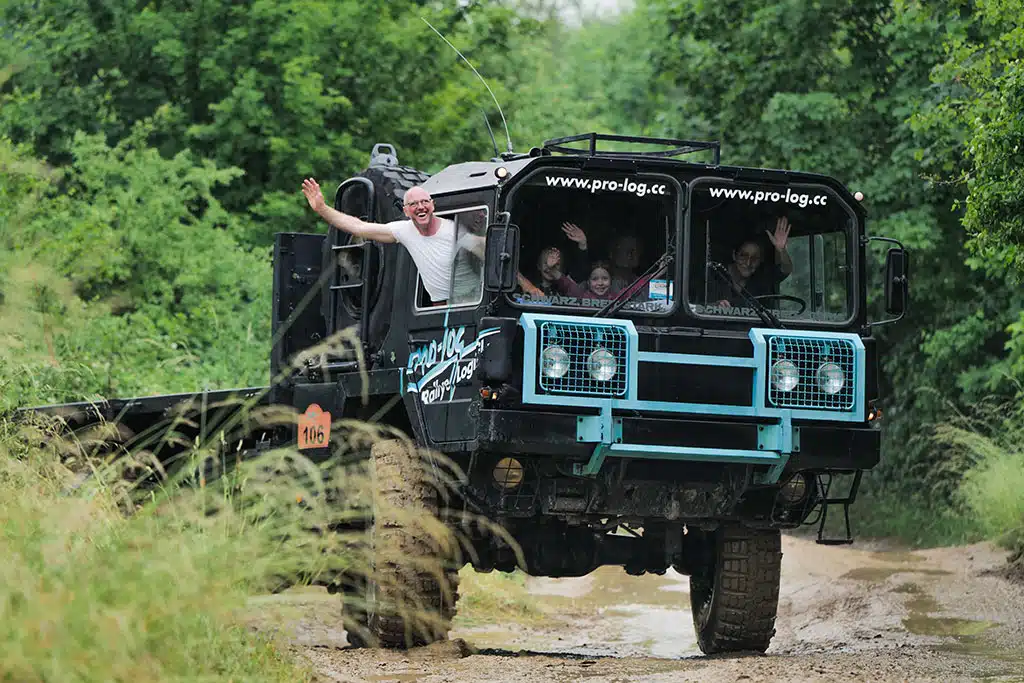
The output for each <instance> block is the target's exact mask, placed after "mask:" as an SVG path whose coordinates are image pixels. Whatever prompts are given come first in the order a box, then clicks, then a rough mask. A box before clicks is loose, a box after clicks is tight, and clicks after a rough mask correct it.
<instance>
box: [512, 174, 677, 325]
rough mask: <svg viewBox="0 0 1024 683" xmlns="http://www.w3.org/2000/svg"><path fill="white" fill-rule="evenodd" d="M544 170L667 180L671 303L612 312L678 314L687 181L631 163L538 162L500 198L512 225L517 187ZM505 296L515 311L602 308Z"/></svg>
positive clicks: (576, 312)
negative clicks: (670, 193) (672, 249)
mask: <svg viewBox="0 0 1024 683" xmlns="http://www.w3.org/2000/svg"><path fill="white" fill-rule="evenodd" d="M620 163H621V162H620ZM544 173H565V174H571V175H575V176H580V177H584V178H586V177H591V178H610V177H618V178H622V177H627V178H632V179H637V180H654V181H656V182H664V183H666V184H668V185H670V186H671V188H672V189H673V190H674V192H675V194H674V195H673V196H674V197H675V200H674V202H675V208H674V210H673V211H672V219H673V223H674V230H673V237H674V239H675V256H674V257H673V259H672V264H671V265H670V266H669V272H670V273H671V277H672V288H673V294H674V296H673V299H672V302H671V304H670V305H669V306H667V307H665V308H663V309H660V310H652V311H638V310H630V309H628V308H620V309H619V310H618V311H617V312H616V313H615V315H616V317H622V316H623V315H628V316H632V317H644V318H649V317H657V318H668V317H671V316H673V315H675V314H676V313H678V312H679V310H680V306H681V305H682V302H683V299H682V294H683V292H684V289H683V287H684V286H685V281H683V280H682V279H681V278H682V277H683V272H684V271H683V258H684V257H683V254H682V248H683V247H684V246H685V245H684V244H683V240H684V235H685V234H686V232H687V231H686V228H685V218H684V215H683V214H684V213H685V207H686V206H687V205H688V202H689V195H688V193H687V192H688V189H687V187H686V183H683V182H680V180H679V179H678V178H676V177H674V176H672V175H669V174H667V173H663V172H659V171H653V170H641V169H638V168H636V167H635V166H634V165H632V164H630V165H629V166H626V165H623V166H615V165H612V164H608V165H602V166H601V167H600V168H586V167H583V168H580V167H579V166H575V165H561V164H559V165H555V164H551V165H547V164H543V165H538V166H537V167H535V168H534V169H533V170H531V171H529V172H528V173H526V174H524V175H523V177H522V178H521V179H520V178H517V179H516V184H515V185H514V186H513V187H512V188H511V189H510V190H509V191H508V194H507V195H505V196H504V197H501V198H500V199H499V203H500V205H501V207H502V209H503V210H504V211H507V212H508V213H509V216H510V218H509V222H510V223H511V224H515V225H519V223H517V222H516V218H515V215H514V213H513V212H512V211H511V209H510V207H514V206H515V201H516V196H517V195H518V193H519V190H520V189H521V188H523V187H532V186H530V185H528V183H529V181H530V180H532V179H533V178H534V176H538V175H541V174H544ZM624 194H625V193H624ZM627 196H629V195H627ZM633 196H634V197H635V195H633ZM519 229H520V231H522V230H523V226H522V225H519ZM660 255H661V254H659V256H660ZM519 256H520V257H521V256H522V249H521V248H520V254H519ZM651 265H654V262H653V261H652V262H651V263H650V264H648V266H647V267H650V266H651ZM504 298H505V302H506V303H507V304H508V305H510V306H512V307H513V308H515V309H517V310H525V311H538V310H541V311H551V312H554V313H560V314H565V315H580V316H585V317H594V316H595V315H596V314H597V312H598V311H600V310H601V308H600V307H596V308H584V307H581V306H566V305H561V304H542V303H536V304H531V303H523V302H519V301H516V300H515V299H513V298H512V294H511V292H505V293H504Z"/></svg>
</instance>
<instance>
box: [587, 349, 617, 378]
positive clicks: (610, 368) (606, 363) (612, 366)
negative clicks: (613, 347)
mask: <svg viewBox="0 0 1024 683" xmlns="http://www.w3.org/2000/svg"><path fill="white" fill-rule="evenodd" d="M587 370H588V371H589V372H590V376H591V377H593V378H594V379H596V380H597V381H598V382H607V381H608V380H610V379H611V378H612V377H614V376H615V373H616V372H618V363H617V362H616V361H615V354H613V353H612V352H611V351H609V350H608V349H604V348H600V349H594V352H593V353H592V354H590V359H589V360H588V361H587Z"/></svg>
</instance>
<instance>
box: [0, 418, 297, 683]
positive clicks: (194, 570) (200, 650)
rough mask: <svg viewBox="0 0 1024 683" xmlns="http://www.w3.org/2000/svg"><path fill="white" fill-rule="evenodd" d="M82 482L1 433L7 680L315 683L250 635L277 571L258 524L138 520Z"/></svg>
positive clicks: (157, 507) (190, 505)
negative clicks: (253, 612) (270, 568)
mask: <svg viewBox="0 0 1024 683" xmlns="http://www.w3.org/2000/svg"><path fill="white" fill-rule="evenodd" d="M36 443H38V442H36ZM74 481H75V478H74V475H73V474H72V473H71V472H70V471H69V470H68V469H66V468H65V467H63V466H62V465H61V464H60V462H59V460H58V459H57V457H56V456H55V455H54V453H53V452H48V451H44V450H42V449H39V448H31V447H28V446H26V443H25V442H24V441H23V440H20V439H18V438H17V436H16V435H15V434H14V430H13V426H12V425H11V423H9V422H4V423H0V529H2V530H3V531H2V532H0V552H2V553H3V557H4V561H3V563H2V564H0V613H2V614H3V619H2V620H0V678H2V679H3V680H18V681H67V682H68V683H73V682H77V681H96V682H97V683H98V682H101V681H102V682H108V681H168V680H205V681H229V680H240V679H244V680H252V681H282V682H283V681H303V680H310V675H309V673H308V672H305V671H303V670H300V669H299V668H297V667H296V666H295V664H294V663H293V662H292V661H291V660H290V659H289V658H288V657H286V656H285V655H283V654H282V653H281V651H279V650H278V649H277V648H276V647H275V645H274V644H273V643H272V642H270V641H269V640H267V639H264V638H261V637H258V636H256V635H253V634H251V633H249V632H247V631H245V630H244V629H243V628H241V627H240V626H238V625H236V621H235V615H236V613H237V611H238V610H240V609H241V608H243V607H244V604H245V598H246V594H247V589H248V588H250V587H251V586H252V585H253V582H254V580H256V579H258V578H259V574H260V573H261V572H263V571H265V569H266V566H265V563H264V562H261V561H260V559H259V558H261V557H266V556H267V555H268V550H269V547H268V545H267V538H266V536H265V535H263V534H261V533H259V529H258V528H255V527H254V526H253V525H251V524H247V523H246V522H245V521H244V520H243V519H241V518H239V517H237V516H235V515H231V514H220V515H216V516H213V517H209V518H207V517H204V516H203V515H201V514H199V513H200V512H201V509H200V508H199V507H198V506H197V505H196V503H197V502H198V499H196V498H190V497H189V496H182V497H177V498H175V499H174V500H173V502H172V501H171V500H170V499H168V500H165V501H164V502H163V503H161V504H156V503H153V504H151V505H148V506H145V507H143V508H141V509H139V510H138V511H137V513H136V514H133V515H131V516H130V517H125V516H123V515H122V514H121V513H120V512H119V511H118V505H117V503H118V500H117V495H116V490H115V488H114V487H112V486H108V485H105V484H104V485H101V484H100V482H99V481H98V480H97V481H94V482H93V484H92V485H89V486H84V487H80V488H78V489H77V490H74V491H72V489H71V485H72V483H73V482H74Z"/></svg>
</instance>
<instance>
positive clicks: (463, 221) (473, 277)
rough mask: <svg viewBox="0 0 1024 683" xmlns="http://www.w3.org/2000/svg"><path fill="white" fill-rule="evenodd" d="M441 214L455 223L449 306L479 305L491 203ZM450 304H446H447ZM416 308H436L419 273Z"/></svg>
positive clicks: (481, 293) (450, 265)
mask: <svg viewBox="0 0 1024 683" xmlns="http://www.w3.org/2000/svg"><path fill="white" fill-rule="evenodd" d="M437 215H438V216H439V217H441V218H445V219H447V220H450V221H452V222H453V223H454V224H455V234H454V240H453V242H452V251H451V253H452V256H451V260H450V262H449V287H448V306H447V307H463V306H476V305H477V304H478V303H480V301H481V300H482V299H483V293H484V282H483V272H484V253H485V251H484V245H485V239H486V238H485V236H486V234H487V207H473V208H471V209H459V210H457V211H445V212H438V214H437ZM447 307H446V308H447ZM416 308H417V309H434V308H436V306H432V305H431V303H430V297H429V296H428V295H427V291H426V289H425V288H424V287H423V280H422V278H421V277H419V276H417V277H416Z"/></svg>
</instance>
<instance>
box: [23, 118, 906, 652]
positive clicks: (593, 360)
mask: <svg viewBox="0 0 1024 683" xmlns="http://www.w3.org/2000/svg"><path fill="white" fill-rule="evenodd" d="M611 146H615V147H617V150H616V151H612V150H611V149H606V148H608V147H611ZM652 147H653V149H652ZM414 185H422V186H423V187H424V188H425V189H427V190H428V191H429V192H430V193H431V195H432V196H433V199H434V203H435V211H436V213H437V214H438V215H440V216H443V217H446V218H449V219H451V220H452V221H454V223H455V226H456V242H455V243H453V245H452V253H453V258H452V263H451V268H452V270H451V274H452V278H451V280H452V281H451V288H450V291H449V295H448V297H447V299H446V300H445V301H443V302H441V303H437V302H434V301H432V300H431V298H430V297H429V296H428V295H427V293H426V292H425V290H424V287H423V285H422V282H421V281H420V279H419V277H418V274H417V271H416V268H415V266H414V264H413V261H412V259H411V257H410V255H409V254H408V252H406V251H405V250H404V248H403V247H402V246H400V245H396V244H388V245H384V244H379V243H370V242H362V241H360V240H357V239H353V238H351V237H350V235H348V234H347V233H344V232H342V231H339V230H336V229H330V230H329V231H328V232H327V233H326V234H322V233H316V234H305V233H292V234H279V235H277V237H276V244H275V257H274V269H275V273H274V309H273V312H272V314H273V333H274V340H275V341H274V344H273V348H272V352H271V363H270V364H271V376H272V377H280V378H281V380H280V381H276V382H274V384H273V386H271V387H269V389H261V388H258V387H257V388H251V389H246V390H242V391H241V392H237V391H236V392H218V393H216V394H213V395H201V396H199V397H198V402H197V403H196V405H195V407H194V412H196V414H203V413H202V410H203V405H204V402H216V401H218V400H219V399H221V398H223V397H224V396H227V395H228V394H229V393H233V394H238V393H241V394H242V395H243V396H244V395H257V394H259V395H260V396H262V398H261V399H260V400H261V401H262V402H264V403H270V404H279V405H284V406H290V407H292V408H294V409H296V411H297V413H298V414H300V415H301V417H299V419H298V420H297V423H296V424H294V425H290V426H285V427H276V428H268V429H266V430H264V431H263V432H260V433H259V436H258V437H253V438H257V439H259V440H261V441H262V442H263V445H264V446H266V445H268V444H270V445H293V446H296V447H298V448H299V449H300V450H301V451H302V452H303V453H306V454H308V455H310V456H311V457H326V456H327V455H328V454H329V453H330V451H331V444H332V439H334V438H336V437H337V436H338V431H339V430H338V429H337V428H334V430H333V433H332V425H334V424H337V421H338V420H341V419H347V418H359V419H362V420H368V419H373V420H376V421H379V422H381V423H384V424H387V425H389V426H391V427H394V428H397V429H399V430H401V432H403V433H405V434H407V435H408V436H409V438H410V440H411V442H413V443H415V444H416V445H417V446H418V447H420V448H421V449H424V450H426V451H427V452H432V453H437V454H443V455H444V456H445V457H446V458H447V459H448V460H450V461H451V462H453V463H454V464H455V465H457V466H458V468H459V469H460V470H461V471H462V472H463V473H464V475H465V477H464V479H463V480H460V482H459V484H458V486H457V487H456V489H455V491H454V495H453V496H451V497H448V498H444V499H442V498H441V497H440V496H439V494H438V493H437V489H438V488H439V487H437V486H435V484H436V482H432V481H431V477H432V475H431V471H432V470H431V469H430V468H429V467H428V468H423V467H419V466H417V463H416V458H415V456H414V454H413V451H412V450H411V449H409V448H407V447H403V445H402V442H401V441H399V440H393V441H384V442H380V443H377V444H375V445H373V446H372V448H371V449H369V452H368V453H366V456H367V457H368V458H369V459H370V461H371V462H372V463H373V464H374V471H375V477H376V479H375V481H376V482H377V484H376V485H377V487H378V490H379V493H380V497H381V499H383V500H386V501H390V502H391V503H394V504H396V505H398V506H401V507H403V508H405V509H406V510H410V509H411V510H420V511H421V512H422V513H424V514H426V513H430V514H435V515H439V516H440V517H441V518H442V519H448V520H451V519H457V518H459V515H460V514H461V513H467V512H468V513H472V514H474V515H478V516H482V517H484V518H486V519H487V520H490V521H491V522H492V523H493V524H494V525H497V526H498V527H500V528H501V529H503V530H504V531H505V532H506V537H504V538H503V537H502V536H501V535H499V534H494V533H483V532H481V533H479V534H476V535H473V534H470V536H469V537H468V539H469V540H468V542H469V543H470V544H471V545H472V553H468V554H466V555H464V556H463V557H464V558H466V559H464V560H462V561H463V562H471V563H472V565H473V567H474V568H476V569H477V570H482V571H489V570H495V569H496V570H499V571H503V572H507V571H512V570H515V569H516V568H517V566H519V565H520V562H521V561H522V560H525V566H521V567H520V568H521V569H522V570H524V571H526V572H528V573H529V574H531V575H533V576H549V577H568V576H583V575H586V574H587V573H589V572H591V571H593V570H595V569H596V568H598V567H601V566H603V565H619V566H622V567H623V568H624V570H625V571H626V572H628V573H630V574H633V575H639V574H644V573H647V572H649V573H655V574H661V573H664V572H665V571H667V570H668V569H669V568H673V569H674V570H676V571H678V572H680V573H682V574H685V575H689V577H690V597H691V610H692V616H693V622H694V627H695V630H696V633H697V638H698V642H699V646H700V648H701V650H702V651H703V652H705V653H715V652H723V651H738V650H753V651H761V652H763V651H765V650H766V649H767V648H768V646H769V644H770V641H771V638H772V636H773V634H774V632H775V618H776V610H777V604H778V593H779V580H780V563H781V556H782V555H781V545H780V530H782V529H791V528H795V527H798V526H801V525H805V524H818V525H819V529H818V540H819V542H822V543H848V542H850V541H851V540H852V537H851V534H850V524H849V506H850V504H851V503H853V502H854V500H855V498H856V495H857V490H858V487H859V485H860V479H861V475H862V473H863V472H864V471H865V470H868V469H870V468H872V467H873V466H874V465H875V464H877V462H878V460H879V447H880V422H879V418H880V412H879V411H878V409H877V407H876V401H877V399H878V398H879V397H878V384H877V381H876V372H877V367H878V359H877V354H876V344H875V341H874V339H873V338H872V328H873V327H874V326H876V325H878V324H882V323H888V322H893V321H895V320H899V319H900V318H901V317H902V316H903V314H904V310H905V308H906V305H907V301H908V281H907V270H908V266H907V254H906V252H905V250H904V248H903V246H902V245H900V244H899V243H898V242H896V241H894V240H887V239H886V238H878V237H869V236H868V233H867V229H866V225H865V218H866V214H865V211H864V209H863V207H862V206H861V203H860V200H861V199H862V197H861V196H859V195H858V196H856V197H855V196H854V195H853V194H851V193H850V191H848V190H847V188H845V187H844V186H843V185H842V184H841V183H840V182H838V181H837V180H836V179H834V178H831V177H828V176H824V175H817V174H813V173H804V172H793V171H785V170H775V169H763V168H745V167H738V166H727V165H723V164H721V162H720V146H719V144H718V143H717V142H704V141H687V140H670V139H656V138H638V137H627V136H612V135H598V134H593V133H591V134H584V135H577V136H572V137H567V138H560V139H556V140H549V141H547V142H545V143H544V144H543V145H541V146H540V147H535V148H533V149H531V150H530V151H529V152H528V153H505V154H499V155H497V156H495V157H494V158H492V159H490V160H489V161H470V162H465V163H456V164H453V165H450V166H448V167H446V168H444V169H443V170H441V171H440V172H438V173H436V174H434V175H432V176H429V177H428V176H427V175H426V174H423V173H421V172H419V171H417V170H416V169H413V168H409V167H405V166H402V165H400V164H399V163H398V160H397V158H396V154H395V150H394V148H393V147H391V146H390V145H378V146H376V147H375V148H374V150H373V154H372V156H371V163H370V165H369V167H368V168H367V169H366V170H365V171H364V172H362V173H360V174H358V175H357V176H355V177H352V178H350V179H348V180H346V181H345V182H343V183H341V184H340V185H339V187H338V188H337V190H336V193H335V196H334V198H333V199H334V201H333V203H334V206H335V207H336V208H337V209H339V210H341V211H344V212H346V213H349V214H352V215H356V216H359V217H361V218H363V219H364V220H368V221H372V222H388V221H391V220H398V219H402V218H403V216H402V213H401V207H402V197H403V195H404V193H405V191H406V190H408V189H409V188H410V187H412V186H414ZM782 218H785V219H786V222H785V224H784V226H786V227H784V228H783V229H782V230H779V229H778V226H779V225H780V219H782ZM567 224H572V225H573V226H576V227H578V228H579V232H582V233H583V234H584V235H585V238H586V239H585V241H586V249H585V250H584V249H581V242H582V240H578V239H576V240H573V239H569V232H568V231H567V230H564V229H563V226H565V225H567ZM786 229H788V235H786V238H785V248H784V249H779V248H777V245H778V243H779V238H780V237H782V236H783V233H785V232H786ZM579 232H576V233H573V234H574V235H575V237H576V238H578V237H579ZM467 233H469V234H472V235H475V236H476V237H482V238H485V242H484V244H485V247H484V250H483V252H482V253H481V252H480V251H472V250H467V249H465V248H464V245H465V244H466V241H465V240H461V239H460V238H461V237H462V236H463V235H465V234H467ZM870 240H883V241H886V242H889V243H891V244H892V245H893V246H892V247H891V248H889V250H888V252H887V256H886V258H885V262H884V265H883V264H881V263H879V264H878V267H877V268H876V266H873V265H872V263H871V262H870V261H869V255H870V251H869V249H868V246H869V242H870ZM750 242H753V243H755V244H756V245H757V246H758V247H759V248H757V249H755V248H753V247H751V246H750ZM745 243H746V246H744V244H745ZM551 247H555V248H557V249H558V252H557V253H558V254H559V255H560V259H561V263H562V266H563V267H562V272H561V273H556V275H557V274H563V275H567V276H569V277H570V279H566V278H562V279H560V280H558V281H551V278H550V277H548V278H546V277H545V272H547V273H549V274H550V272H551V271H550V270H545V268H544V266H545V258H546V257H547V256H549V255H551V253H552V252H551V250H550V248H551ZM741 247H743V248H742V249H741ZM542 256H543V257H545V258H541V257H542ZM598 260H605V261H607V262H608V263H606V264H604V266H603V267H604V268H605V272H607V273H608V274H609V275H610V276H611V279H612V285H613V287H612V289H611V290H610V291H611V292H612V294H607V293H602V294H600V295H598V294H594V292H595V291H598V290H600V289H601V288H600V287H598V286H596V285H595V286H594V287H593V288H592V289H588V288H587V285H588V278H589V275H590V272H591V271H590V264H591V263H592V262H595V261H598ZM572 264H577V266H572ZM579 264H582V267H578V266H579ZM743 268H746V271H743ZM751 269H753V270H754V273H753V275H751V276H750V277H749V279H747V280H745V281H743V280H742V279H737V278H736V277H735V275H736V273H739V272H749V271H750V270H751ZM869 275H874V276H875V277H876V281H877V278H878V277H881V278H882V282H883V283H884V304H881V303H880V305H878V306H876V309H880V310H884V311H885V314H886V315H888V316H890V317H889V318H888V319H887V320H878V321H874V322H872V321H870V320H869V311H868V309H869V300H868V283H869V279H870V278H869ZM736 282H742V285H737V284H735V283H736ZM615 293H618V296H617V297H616V296H615ZM346 329H355V330H357V331H358V337H359V341H360V344H361V348H360V351H361V353H362V360H354V359H353V358H351V357H348V358H333V357H331V356H330V354H326V355H322V356H320V357H318V359H316V360H313V361H309V362H307V363H302V364H297V365H296V364H290V359H293V358H294V357H295V355H296V354H298V353H300V352H302V351H303V350H305V349H308V348H309V347H311V346H313V345H315V344H318V343H321V342H322V341H323V340H324V339H326V338H328V337H330V336H331V335H332V334H335V333H337V332H338V331H341V330H346ZM260 392H265V395H263V394H260ZM194 398H195V397H188V396H183V395H182V396H170V397H166V396H165V397H154V398H140V399H128V400H120V401H116V400H115V401H108V402H106V403H103V404H100V405H98V406H86V405H84V404H72V405H69V406H46V407H42V408H37V409H34V410H37V411H40V410H41V411H44V412H57V411H59V412H62V413H64V414H68V413H69V411H71V412H72V413H74V411H76V410H77V411H78V415H77V417H74V418H73V420H72V421H73V422H74V420H77V423H76V424H79V425H80V424H82V423H83V421H88V420H89V419H94V418H95V417H97V416H101V415H102V416H104V417H106V418H107V419H110V418H117V419H119V421H120V422H122V423H124V424H127V425H128V426H129V428H130V429H131V430H132V431H134V432H136V433H139V432H143V431H145V430H146V429H147V428H150V427H151V425H152V424H154V423H155V421H156V420H157V419H158V417H160V416H162V415H166V412H167V410H168V409H169V408H170V407H171V406H173V405H176V404H178V403H180V402H182V401H185V400H187V399H189V400H191V399H194ZM89 416H92V418H90V417H89ZM257 447H258V444H256V443H253V442H252V441H249V442H247V443H246V444H245V448H244V449H243V452H247V451H248V450H251V449H255V448H257ZM837 482H839V483H837ZM840 483H841V484H842V486H841V487H840ZM840 488H842V490H841V491H840V490H838V489H840ZM832 506H839V507H840V509H841V510H842V511H843V515H844V516H843V518H842V519H841V522H842V523H843V528H844V530H845V531H844V533H843V534H842V535H839V536H835V537H828V535H827V534H826V527H825V522H826V518H827V513H828V510H829V508H830V507H832ZM371 529H372V534H371V538H372V539H373V540H372V542H374V543H384V544H387V543H392V544H393V545H395V547H397V548H399V550H400V551H401V552H403V553H405V554H406V556H407V557H408V558H409V566H407V567H403V566H401V563H397V564H396V563H381V564H380V565H377V566H375V567H374V568H373V569H372V571H371V572H370V574H369V577H370V578H369V580H358V579H355V578H352V577H348V578H346V579H344V580H341V579H339V580H335V581H332V582H331V585H332V589H334V590H340V591H341V592H342V593H343V594H344V596H345V599H346V604H348V605H350V606H352V609H351V610H350V616H352V617H353V618H354V619H355V622H356V623H357V624H358V625H359V626H362V627H364V628H363V629H350V631H351V632H352V635H350V640H353V641H355V642H356V643H357V644H359V643H364V644H365V643H380V644H382V645H384V646H389V647H404V646H408V645H413V644H422V643H426V642H430V641H432V640H436V639H443V638H444V637H445V635H446V632H447V630H448V625H449V622H450V619H451V617H452V615H453V614H454V608H455V597H456V595H457V590H456V587H455V584H456V582H457V575H456V572H457V570H458V569H459V568H460V567H459V566H458V564H455V565H448V566H446V567H445V571H443V572H440V573H432V572H430V571H429V570H427V569H425V568H423V567H424V566H425V565H421V564H419V563H418V560H419V559H421V558H422V556H423V555H424V554H427V555H429V554H430V553H431V552H434V551H433V550H431V548H432V547H433V546H432V545H431V544H430V542H429V540H430V539H428V538H423V537H420V536H419V535H418V533H419V532H417V531H415V530H414V529H412V528H411V527H409V526H405V527H403V525H402V524H401V523H400V522H396V521H395V520H394V519H389V520H384V519H383V518H378V519H376V520H374V521H373V523H372V525H371ZM511 539H514V543H513V542H511ZM396 586H398V587H401V588H402V589H404V590H405V591H406V592H407V595H412V596H413V597H414V598H416V600H415V601H414V602H417V603H418V604H419V606H420V607H422V608H424V609H425V610H426V614H427V615H428V616H432V617H433V620H426V621H416V619H415V618H414V617H413V616H411V615H408V614H406V615H402V614H395V613H390V612H387V611H386V610H385V609H384V608H383V605H384V604H385V602H386V598H387V597H388V594H389V592H390V591H394V590H396V588H395V587H396Z"/></svg>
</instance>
